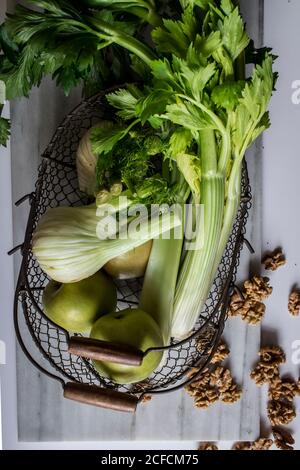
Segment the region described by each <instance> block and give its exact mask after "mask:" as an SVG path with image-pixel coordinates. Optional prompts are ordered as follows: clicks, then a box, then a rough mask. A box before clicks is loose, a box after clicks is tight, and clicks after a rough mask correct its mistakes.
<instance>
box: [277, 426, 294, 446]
mask: <svg viewBox="0 0 300 470" xmlns="http://www.w3.org/2000/svg"><path fill="white" fill-rule="evenodd" d="M272 432H273V436H274V438H275V445H276V447H277V449H280V450H294V448H293V444H295V439H294V438H293V436H292V435H291V433H290V432H289V431H287V430H286V429H282V428H278V427H275V428H272Z"/></svg>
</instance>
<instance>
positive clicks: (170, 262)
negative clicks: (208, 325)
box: [139, 230, 183, 345]
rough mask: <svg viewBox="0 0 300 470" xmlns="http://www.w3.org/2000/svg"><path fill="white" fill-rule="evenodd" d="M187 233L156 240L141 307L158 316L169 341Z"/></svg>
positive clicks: (164, 335)
mask: <svg viewBox="0 0 300 470" xmlns="http://www.w3.org/2000/svg"><path fill="white" fill-rule="evenodd" d="M182 245H183V237H182V238H180V239H175V237H174V230H172V231H171V232H170V239H169V240H163V239H158V240H154V241H153V246H152V250H151V255H150V258H149V262H148V266H147V270H146V275H145V279H144V284H143V290H142V294H141V299H140V305H139V307H140V308H141V309H142V310H144V311H145V312H147V313H149V314H150V315H151V316H152V317H153V318H154V320H156V322H157V324H158V326H159V327H160V331H161V333H162V337H163V339H164V344H165V345H167V344H169V341H170V333H171V324H172V316H173V308H174V295H175V288H176V281H177V276H178V270H179V264H180V259H181V252H182Z"/></svg>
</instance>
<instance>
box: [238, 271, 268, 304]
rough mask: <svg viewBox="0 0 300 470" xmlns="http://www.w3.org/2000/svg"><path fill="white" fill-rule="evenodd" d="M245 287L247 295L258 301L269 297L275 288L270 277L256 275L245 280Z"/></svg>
mask: <svg viewBox="0 0 300 470" xmlns="http://www.w3.org/2000/svg"><path fill="white" fill-rule="evenodd" d="M244 289H245V292H246V296H247V297H248V298H249V299H251V300H256V301H257V302H261V301H262V300H265V299H267V298H268V297H269V295H271V294H272V292H273V288H272V287H271V286H270V285H269V278H267V277H261V276H254V277H253V278H252V279H250V280H248V281H246V282H244Z"/></svg>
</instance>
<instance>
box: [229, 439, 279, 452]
mask: <svg viewBox="0 0 300 470" xmlns="http://www.w3.org/2000/svg"><path fill="white" fill-rule="evenodd" d="M272 445H273V440H272V439H266V438H264V437H260V438H258V439H256V441H254V442H237V443H236V444H235V445H234V447H233V450H269V449H270V448H271V447H272Z"/></svg>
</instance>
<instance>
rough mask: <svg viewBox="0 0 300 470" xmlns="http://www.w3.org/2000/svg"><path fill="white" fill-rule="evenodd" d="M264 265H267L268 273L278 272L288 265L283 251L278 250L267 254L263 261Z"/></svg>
mask: <svg viewBox="0 0 300 470" xmlns="http://www.w3.org/2000/svg"><path fill="white" fill-rule="evenodd" d="M262 263H263V264H264V265H265V269H266V270H267V271H276V270H277V269H278V268H280V267H281V266H284V265H285V264H286V260H285V256H284V254H283V253H282V250H280V249H278V250H275V251H273V253H270V254H267V255H266V256H265V257H264V258H263V259H262Z"/></svg>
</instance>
